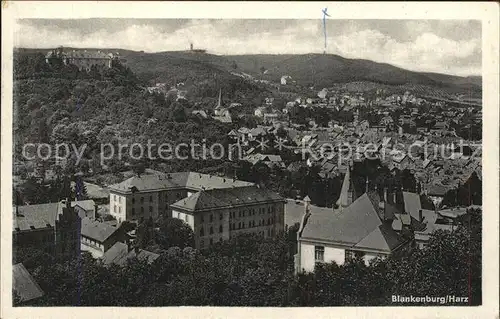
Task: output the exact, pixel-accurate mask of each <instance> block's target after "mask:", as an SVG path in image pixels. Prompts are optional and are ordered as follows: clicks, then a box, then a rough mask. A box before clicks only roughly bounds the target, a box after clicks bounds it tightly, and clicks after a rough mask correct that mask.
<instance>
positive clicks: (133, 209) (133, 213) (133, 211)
mask: <svg viewBox="0 0 500 319" xmlns="http://www.w3.org/2000/svg"><path fill="white" fill-rule="evenodd" d="M133 215H135V208H133V207H132V216H133Z"/></svg>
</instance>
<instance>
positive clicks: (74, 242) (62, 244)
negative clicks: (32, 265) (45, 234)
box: [54, 178, 81, 258]
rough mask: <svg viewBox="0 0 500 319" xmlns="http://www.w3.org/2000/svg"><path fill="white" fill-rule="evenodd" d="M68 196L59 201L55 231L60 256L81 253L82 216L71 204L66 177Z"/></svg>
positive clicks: (66, 183) (72, 255) (69, 256)
mask: <svg viewBox="0 0 500 319" xmlns="http://www.w3.org/2000/svg"><path fill="white" fill-rule="evenodd" d="M63 187H64V189H65V191H66V198H65V199H63V200H62V201H60V202H59V206H58V209H57V213H56V214H57V215H56V221H55V225H54V232H55V236H54V237H55V253H56V257H58V258H66V257H67V258H71V257H76V256H78V255H79V254H80V231H81V218H80V216H78V213H77V212H76V211H75V208H74V207H72V205H71V188H70V186H69V179H68V178H65V181H64V186H63Z"/></svg>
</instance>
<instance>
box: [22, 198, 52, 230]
mask: <svg viewBox="0 0 500 319" xmlns="http://www.w3.org/2000/svg"><path fill="white" fill-rule="evenodd" d="M58 207H59V203H47V204H37V205H27V206H19V207H18V208H17V209H18V212H19V214H18V215H17V216H16V215H15V214H16V208H15V207H14V208H13V210H14V219H13V222H14V225H13V229H14V230H29V229H31V228H32V227H34V228H37V229H40V228H46V227H54V225H55V221H56V219H57V212H58Z"/></svg>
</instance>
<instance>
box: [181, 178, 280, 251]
mask: <svg viewBox="0 0 500 319" xmlns="http://www.w3.org/2000/svg"><path fill="white" fill-rule="evenodd" d="M172 216H173V217H174V218H179V219H182V220H184V221H185V222H186V223H187V224H189V226H191V228H192V229H193V231H194V238H195V247H196V248H197V249H204V248H207V247H209V246H210V245H212V244H214V243H216V242H219V241H222V240H227V239H230V238H231V237H233V236H237V235H239V234H242V233H254V234H257V235H261V236H263V237H274V236H276V235H278V234H281V233H282V232H283V231H284V230H285V200H284V198H282V197H281V196H280V195H278V194H276V193H274V192H272V191H269V190H267V189H263V188H260V187H258V186H245V187H234V188H233V187H231V188H226V189H210V190H202V191H200V192H197V193H194V194H192V195H189V196H188V197H186V198H184V199H181V200H180V201H178V202H176V203H174V204H172Z"/></svg>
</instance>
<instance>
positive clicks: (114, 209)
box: [113, 205, 116, 213]
mask: <svg viewBox="0 0 500 319" xmlns="http://www.w3.org/2000/svg"><path fill="white" fill-rule="evenodd" d="M113 211H114V212H115V213H116V205H115V206H113Z"/></svg>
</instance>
